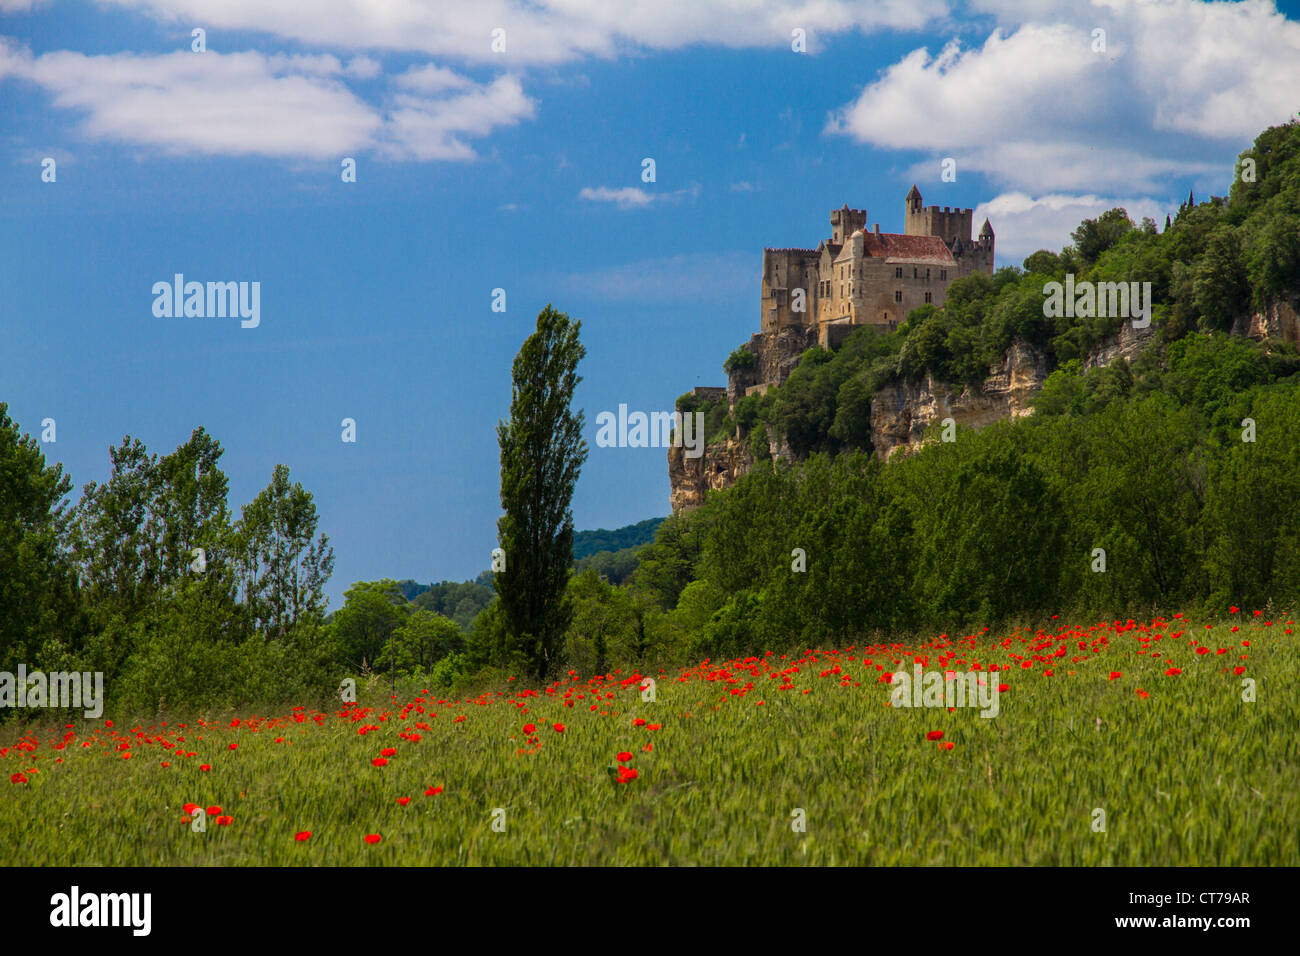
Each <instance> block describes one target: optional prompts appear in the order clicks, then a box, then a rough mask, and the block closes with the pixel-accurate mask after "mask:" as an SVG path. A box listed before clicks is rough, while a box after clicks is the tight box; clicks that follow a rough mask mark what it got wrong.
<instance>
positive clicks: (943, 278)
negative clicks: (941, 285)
mask: <svg viewBox="0 0 1300 956" xmlns="http://www.w3.org/2000/svg"><path fill="white" fill-rule="evenodd" d="M947 279H948V270H947V269H940V270H939V281H940V282H946V281H947Z"/></svg>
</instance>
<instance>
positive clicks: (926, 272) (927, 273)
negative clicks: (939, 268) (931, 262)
mask: <svg viewBox="0 0 1300 956" xmlns="http://www.w3.org/2000/svg"><path fill="white" fill-rule="evenodd" d="M925 281H926V282H929V281H930V270H929V269H926V270H925Z"/></svg>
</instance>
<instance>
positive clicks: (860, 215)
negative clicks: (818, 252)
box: [831, 203, 867, 245]
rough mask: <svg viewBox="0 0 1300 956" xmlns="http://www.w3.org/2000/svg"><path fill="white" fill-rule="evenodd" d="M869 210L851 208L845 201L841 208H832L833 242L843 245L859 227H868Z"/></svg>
mask: <svg viewBox="0 0 1300 956" xmlns="http://www.w3.org/2000/svg"><path fill="white" fill-rule="evenodd" d="M866 225H867V211H866V210H865V209H850V208H849V204H848V203H845V204H844V205H843V206H841V207H840V208H839V209H832V210H831V242H832V243H834V244H836V245H841V244H843V243H844V241H845V240H847V239H848V237H849V236H851V235H853V233H854V232H856V231H857V230H859V229H864V228H866Z"/></svg>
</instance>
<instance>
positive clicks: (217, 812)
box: [208, 807, 221, 817]
mask: <svg viewBox="0 0 1300 956" xmlns="http://www.w3.org/2000/svg"><path fill="white" fill-rule="evenodd" d="M208 816H210V817H219V816H221V808H220V807H208Z"/></svg>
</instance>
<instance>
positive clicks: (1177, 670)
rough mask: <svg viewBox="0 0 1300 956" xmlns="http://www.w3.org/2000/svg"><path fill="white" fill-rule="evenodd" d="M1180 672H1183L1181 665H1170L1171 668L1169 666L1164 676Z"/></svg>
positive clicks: (1172, 675) (1171, 675)
mask: <svg viewBox="0 0 1300 956" xmlns="http://www.w3.org/2000/svg"><path fill="white" fill-rule="evenodd" d="M1182 672H1183V669H1182V668H1181V667H1171V668H1169V670H1167V671H1165V676H1166V677H1174V676H1176V675H1178V674H1181V673H1182Z"/></svg>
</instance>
